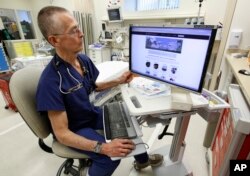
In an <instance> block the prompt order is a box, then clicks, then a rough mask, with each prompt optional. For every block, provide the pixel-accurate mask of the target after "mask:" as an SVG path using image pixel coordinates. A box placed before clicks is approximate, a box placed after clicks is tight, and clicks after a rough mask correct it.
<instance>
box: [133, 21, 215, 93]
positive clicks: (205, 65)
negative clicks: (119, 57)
mask: <svg viewBox="0 0 250 176" xmlns="http://www.w3.org/2000/svg"><path fill="white" fill-rule="evenodd" d="M138 27H139V28H177V29H180V28H183V29H194V30H195V29H206V30H211V36H210V40H209V43H208V48H207V53H206V58H205V61H204V66H203V70H202V74H201V78H200V82H199V86H198V88H197V89H195V88H191V87H186V86H181V85H177V84H173V83H172V82H167V81H164V80H161V79H157V78H155V77H150V76H148V75H147V74H143V73H140V72H136V71H135V70H132V58H131V56H132V47H131V46H132V32H131V31H132V30H133V28H138ZM216 31H217V28H216V27H214V26H200V25H199V26H198V27H197V26H188V27H187V26H165V27H159V26H130V27H129V56H130V57H129V70H130V71H131V72H132V73H134V74H138V75H140V76H142V77H145V78H148V79H151V80H156V81H160V82H163V83H166V84H168V85H170V86H173V87H177V88H181V89H184V90H187V91H191V92H194V93H199V94H200V93H201V92H202V89H203V85H204V83H205V77H206V74H207V69H208V65H209V60H210V57H211V54H212V49H213V45H214V41H215V36H216Z"/></svg>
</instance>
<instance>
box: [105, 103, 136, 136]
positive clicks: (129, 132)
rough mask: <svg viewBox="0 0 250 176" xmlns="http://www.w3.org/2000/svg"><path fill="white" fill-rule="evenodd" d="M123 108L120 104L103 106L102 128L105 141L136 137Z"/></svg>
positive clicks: (130, 121)
mask: <svg viewBox="0 0 250 176" xmlns="http://www.w3.org/2000/svg"><path fill="white" fill-rule="evenodd" d="M124 106H125V105H124V104H123V103H122V102H112V103H109V104H106V105H105V106H104V128H105V135H106V139H107V140H110V139H115V138H134V137H136V136H137V135H136V131H135V129H134V127H133V124H132V120H131V118H130V116H129V114H128V112H126V109H125V107H124Z"/></svg>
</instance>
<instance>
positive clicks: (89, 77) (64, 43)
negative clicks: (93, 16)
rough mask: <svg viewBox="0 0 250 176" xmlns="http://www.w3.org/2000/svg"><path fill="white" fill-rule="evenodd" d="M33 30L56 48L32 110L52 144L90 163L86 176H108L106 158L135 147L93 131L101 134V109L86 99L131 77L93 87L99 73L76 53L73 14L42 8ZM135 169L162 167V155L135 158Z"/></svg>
mask: <svg viewBox="0 0 250 176" xmlns="http://www.w3.org/2000/svg"><path fill="white" fill-rule="evenodd" d="M37 20H38V25H39V28H40V30H41V32H42V34H43V36H44V37H45V39H46V40H47V41H48V42H49V43H50V44H51V45H53V46H54V47H55V51H56V54H55V56H54V57H53V59H52V61H51V62H50V63H49V64H48V66H47V67H46V68H45V70H44V71H43V73H42V75H41V78H40V81H39V84H38V90H37V97H36V98H37V109H38V111H40V112H45V113H47V114H48V117H49V120H50V122H51V126H52V129H53V132H54V135H55V137H56V139H57V140H58V141H59V142H60V143H62V144H64V145H67V146H69V147H72V148H74V149H76V150H78V151H81V152H83V153H85V154H87V155H89V157H90V158H91V159H92V161H93V162H92V165H91V167H90V168H89V170H88V174H89V175H91V176H102V175H103V176H109V175H112V173H113V172H114V170H115V169H116V168H117V166H118V165H119V163H120V161H119V160H118V161H112V160H111V159H110V157H123V156H126V155H127V154H129V153H130V152H131V151H132V150H133V149H134V148H135V146H134V144H133V142H132V141H131V140H128V139H115V140H112V141H111V142H110V143H106V142H105V138H104V137H103V136H102V135H100V134H98V133H97V132H96V130H98V129H103V124H102V122H103V120H102V109H100V108H98V107H95V106H93V105H92V104H91V103H90V101H89V94H90V93H91V92H92V91H93V90H95V91H102V90H105V89H107V88H110V87H113V86H117V85H118V84H122V83H128V82H129V81H131V79H132V75H131V73H130V72H125V73H124V74H123V75H122V76H120V77H118V78H117V79H115V80H113V81H109V82H100V83H96V82H95V81H96V79H97V76H98V74H99V71H98V70H97V68H96V67H95V65H94V64H93V63H92V62H91V60H90V59H89V58H88V57H87V56H85V55H83V54H79V52H80V51H81V50H82V48H83V44H82V38H83V35H84V34H83V33H82V32H81V30H80V29H79V27H78V24H77V22H76V20H75V19H74V17H73V16H72V14H70V13H69V12H68V11H67V10H66V9H64V8H61V7H55V6H48V7H44V8H43V9H41V10H40V12H39V14H38V19H37ZM135 159H136V161H135V168H137V169H141V168H144V167H147V166H148V165H151V166H158V165H161V163H162V161H163V157H162V156H161V155H157V154H155V155H152V156H148V155H147V153H144V154H141V155H138V156H135Z"/></svg>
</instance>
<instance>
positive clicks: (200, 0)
mask: <svg viewBox="0 0 250 176" xmlns="http://www.w3.org/2000/svg"><path fill="white" fill-rule="evenodd" d="M202 2H203V0H199V3H200V4H199V11H198V16H197V22H198V21H199V18H200V14H201V6H202Z"/></svg>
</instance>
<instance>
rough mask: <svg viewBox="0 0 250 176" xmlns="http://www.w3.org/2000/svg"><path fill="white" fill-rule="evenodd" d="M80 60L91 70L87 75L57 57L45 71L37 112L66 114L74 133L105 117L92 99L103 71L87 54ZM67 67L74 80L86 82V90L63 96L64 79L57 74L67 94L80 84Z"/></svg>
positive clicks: (84, 83)
mask: <svg viewBox="0 0 250 176" xmlns="http://www.w3.org/2000/svg"><path fill="white" fill-rule="evenodd" d="M78 58H79V59H81V61H82V63H83V65H84V67H85V68H86V69H87V70H88V71H87V73H86V74H85V75H84V76H81V75H80V74H79V73H78V72H77V71H76V70H75V68H74V67H72V66H71V65H70V64H68V63H67V62H65V61H63V60H62V59H61V58H60V57H59V56H58V55H55V56H54V57H53V59H52V60H51V62H50V63H49V64H48V65H47V67H46V68H45V69H44V71H43V73H42V75H41V78H40V80H39V83H38V88H37V93H36V102H37V110H38V111H40V112H47V111H49V110H53V111H66V112H67V116H68V123H69V129H70V130H72V131H74V132H76V131H78V130H79V129H81V128H85V127H91V126H93V125H94V124H95V122H96V119H97V117H98V116H99V117H100V116H102V110H101V109H100V108H98V107H95V106H93V105H92V104H91V103H90V100H89V94H90V93H91V91H92V90H94V89H95V81H96V79H97V77H98V75H99V71H98V70H97V68H96V67H95V65H94V64H93V62H92V61H91V60H90V59H89V58H88V57H87V56H86V55H82V54H80V55H78ZM55 63H57V64H56V65H57V66H56V65H55ZM67 68H68V69H69V72H70V74H72V76H73V77H74V78H76V79H77V80H79V81H80V82H81V83H83V87H82V88H80V89H78V90H76V91H74V92H72V93H69V94H63V93H62V92H61V91H60V90H59V83H60V79H59V74H58V72H57V71H59V72H60V74H61V76H62V86H61V88H62V90H63V91H64V92H67V91H68V90H69V88H72V87H74V86H76V85H77V82H76V81H75V80H74V78H72V77H71V76H70V74H69V73H68V72H67Z"/></svg>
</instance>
